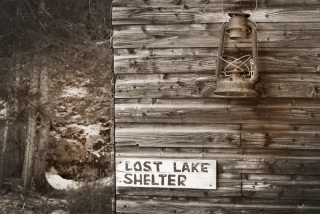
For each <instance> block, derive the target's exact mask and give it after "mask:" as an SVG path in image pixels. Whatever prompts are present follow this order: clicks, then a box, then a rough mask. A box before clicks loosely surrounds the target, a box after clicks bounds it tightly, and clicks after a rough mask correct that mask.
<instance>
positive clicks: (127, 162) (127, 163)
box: [126, 161, 132, 171]
mask: <svg viewBox="0 0 320 214" xmlns="http://www.w3.org/2000/svg"><path fill="white" fill-rule="evenodd" d="M128 165H129V161H126V171H131V170H132V168H129V166H128Z"/></svg>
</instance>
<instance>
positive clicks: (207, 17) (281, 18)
mask: <svg viewBox="0 0 320 214" xmlns="http://www.w3.org/2000/svg"><path fill="white" fill-rule="evenodd" d="M231 8H232V9H231V10H232V11H234V10H237V9H238V8H235V7H234V6H233V5H232V6H231ZM239 9H242V8H241V7H240V8H239ZM252 9H253V8H252ZM231 10H230V11H231ZM230 11H229V10H228V8H225V12H230ZM243 12H245V13H249V14H253V10H248V9H247V10H243ZM226 19H227V15H226V14H225V15H224V14H223V13H222V11H221V5H220V4H219V5H218V4H217V5H215V6H210V7H206V6H205V5H204V7H178V8H177V7H147V8H142V7H114V8H113V10H112V24H113V25H127V24H186V23H222V22H224V21H225V20H226ZM253 20H254V21H256V22H289V23H290V22H314V23H317V22H319V21H320V13H319V11H318V8H317V7H312V6H310V7H307V8H302V7H284V8H281V7H277V8H270V9H263V8H258V9H257V10H256V12H255V14H254V18H253Z"/></svg>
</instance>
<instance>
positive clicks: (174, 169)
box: [173, 162, 181, 172]
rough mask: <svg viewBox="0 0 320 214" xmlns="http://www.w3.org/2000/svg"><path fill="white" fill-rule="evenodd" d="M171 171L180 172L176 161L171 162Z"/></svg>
mask: <svg viewBox="0 0 320 214" xmlns="http://www.w3.org/2000/svg"><path fill="white" fill-rule="evenodd" d="M173 171H174V172H181V170H179V169H177V163H176V162H174V163H173Z"/></svg>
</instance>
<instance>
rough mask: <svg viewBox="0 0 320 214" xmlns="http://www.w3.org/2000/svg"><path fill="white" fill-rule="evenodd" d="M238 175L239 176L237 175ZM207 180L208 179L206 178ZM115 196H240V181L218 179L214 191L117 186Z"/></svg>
mask: <svg viewBox="0 0 320 214" xmlns="http://www.w3.org/2000/svg"><path fill="white" fill-rule="evenodd" d="M238 175H240V174H238ZM208 179H209V178H208ZM117 194H120V195H130V196H148V195H149V196H161V197H163V196H174V197H217V196H218V197H223V196H240V195H241V179H240V176H238V179H218V180H217V189H216V190H196V189H174V188H167V189H163V188H134V187H130V188H128V187H119V186H117Z"/></svg>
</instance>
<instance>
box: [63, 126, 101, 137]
mask: <svg viewBox="0 0 320 214" xmlns="http://www.w3.org/2000/svg"><path fill="white" fill-rule="evenodd" d="M67 127H70V128H78V129H83V130H84V132H85V134H86V135H88V136H92V135H99V133H100V128H101V127H100V124H92V125H88V126H84V125H78V124H70V125H67Z"/></svg>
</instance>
